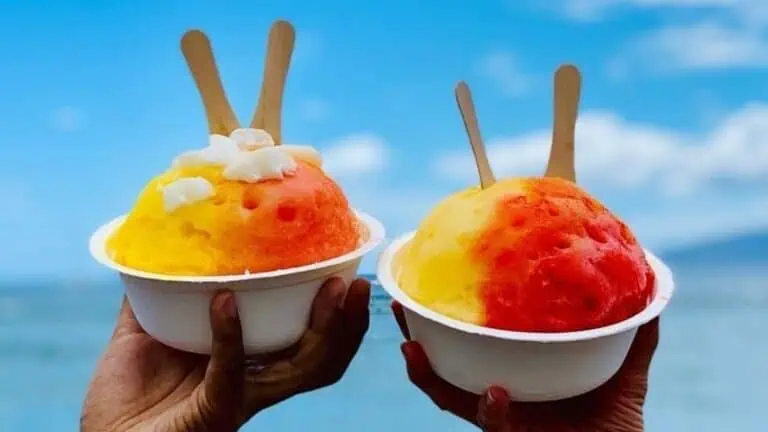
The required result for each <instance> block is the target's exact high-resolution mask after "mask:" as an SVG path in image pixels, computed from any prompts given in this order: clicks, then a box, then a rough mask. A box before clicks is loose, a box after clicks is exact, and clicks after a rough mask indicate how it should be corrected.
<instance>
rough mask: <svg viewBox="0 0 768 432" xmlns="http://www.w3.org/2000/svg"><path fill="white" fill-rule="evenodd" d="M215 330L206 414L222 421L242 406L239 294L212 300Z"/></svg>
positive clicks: (206, 380) (220, 295)
mask: <svg viewBox="0 0 768 432" xmlns="http://www.w3.org/2000/svg"><path fill="white" fill-rule="evenodd" d="M210 320H211V330H212V332H213V345H212V348H211V359H210V361H209V362H208V367H207V369H206V371H205V378H204V380H203V383H204V387H203V388H204V398H203V401H201V402H202V405H203V406H202V408H203V410H204V411H205V413H204V415H206V416H207V417H209V418H212V419H215V421H213V423H214V424H219V423H217V422H218V421H221V422H223V421H230V420H228V419H233V418H234V417H235V415H234V413H235V412H236V411H237V408H239V407H240V405H241V398H242V396H243V381H244V373H245V371H244V368H245V354H244V348H243V336H242V330H241V328H240V319H239V316H238V312H237V303H236V301H235V296H234V294H232V293H231V292H219V293H217V294H216V295H215V296H214V298H213V300H212V301H211V307H210Z"/></svg>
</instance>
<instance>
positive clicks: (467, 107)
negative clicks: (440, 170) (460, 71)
mask: <svg viewBox="0 0 768 432" xmlns="http://www.w3.org/2000/svg"><path fill="white" fill-rule="evenodd" d="M456 103H458V104H459V111H460V112H461V118H462V120H464V128H465V129H466V130H467V135H468V136H469V143H470V144H471V145H472V152H473V153H474V154H475V163H476V164H477V172H478V174H479V175H480V187H482V188H483V189H486V188H489V187H491V186H493V184H494V183H496V177H495V176H494V175H493V171H492V170H491V166H490V164H489V163H488V156H487V155H486V154H485V145H483V139H482V137H481V136H480V128H479V126H478V124H477V116H476V115H475V105H474V104H473V103H472V93H470V91H469V87H468V86H467V83H465V82H464V81H460V82H459V83H458V84H457V85H456Z"/></svg>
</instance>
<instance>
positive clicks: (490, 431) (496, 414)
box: [477, 387, 510, 432]
mask: <svg viewBox="0 0 768 432" xmlns="http://www.w3.org/2000/svg"><path fill="white" fill-rule="evenodd" d="M508 414H509V396H508V395H507V392H506V391H504V389H502V388H501V387H491V388H489V389H488V391H486V392H485V394H484V395H483V397H482V398H481V399H480V403H479V406H478V411H477V425H478V426H479V427H480V429H482V430H483V431H486V432H508V431H509V430H510V428H509V420H508Z"/></svg>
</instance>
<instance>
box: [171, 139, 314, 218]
mask: <svg viewBox="0 0 768 432" xmlns="http://www.w3.org/2000/svg"><path fill="white" fill-rule="evenodd" d="M296 160H301V161H304V162H306V163H309V164H312V165H314V166H316V167H318V168H321V167H322V158H321V157H320V153H318V152H317V150H315V149H314V148H312V147H310V146H303V145H280V146H276V145H275V142H274V140H273V139H272V136H271V135H270V134H269V133H268V132H267V131H265V130H262V129H253V128H240V129H235V130H234V131H232V133H231V134H230V135H229V136H228V137H227V136H224V135H211V136H210V137H209V138H208V146H207V147H205V148H202V149H199V150H191V151H186V152H184V153H182V154H180V155H179V156H177V157H176V158H175V159H174V160H173V164H172V166H173V167H174V168H181V167H197V166H207V165H212V166H219V167H222V168H223V171H222V175H223V177H224V178H225V179H227V180H233V181H243V182H247V183H257V182H259V181H262V180H270V179H282V178H285V177H286V176H292V175H294V174H295V172H296V168H297V165H296ZM214 193H215V191H214V187H213V185H212V184H211V183H210V182H208V181H207V180H206V179H204V178H202V177H190V178H181V179H178V180H176V181H174V182H173V183H170V184H169V185H167V186H166V187H165V188H164V189H163V199H164V201H165V208H166V211H168V212H172V211H174V210H175V209H177V208H178V207H180V206H182V205H186V204H191V203H194V202H197V201H202V200H204V199H207V198H209V197H210V196H213V195H214Z"/></svg>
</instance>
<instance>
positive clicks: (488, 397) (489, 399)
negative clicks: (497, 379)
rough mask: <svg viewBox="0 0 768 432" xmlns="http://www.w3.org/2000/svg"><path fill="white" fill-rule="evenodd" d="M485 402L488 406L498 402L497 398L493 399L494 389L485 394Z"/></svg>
mask: <svg viewBox="0 0 768 432" xmlns="http://www.w3.org/2000/svg"><path fill="white" fill-rule="evenodd" d="M485 401H486V402H488V405H492V404H493V403H494V402H496V398H494V397H493V389H490V390H488V391H487V392H486V393H485Z"/></svg>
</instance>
